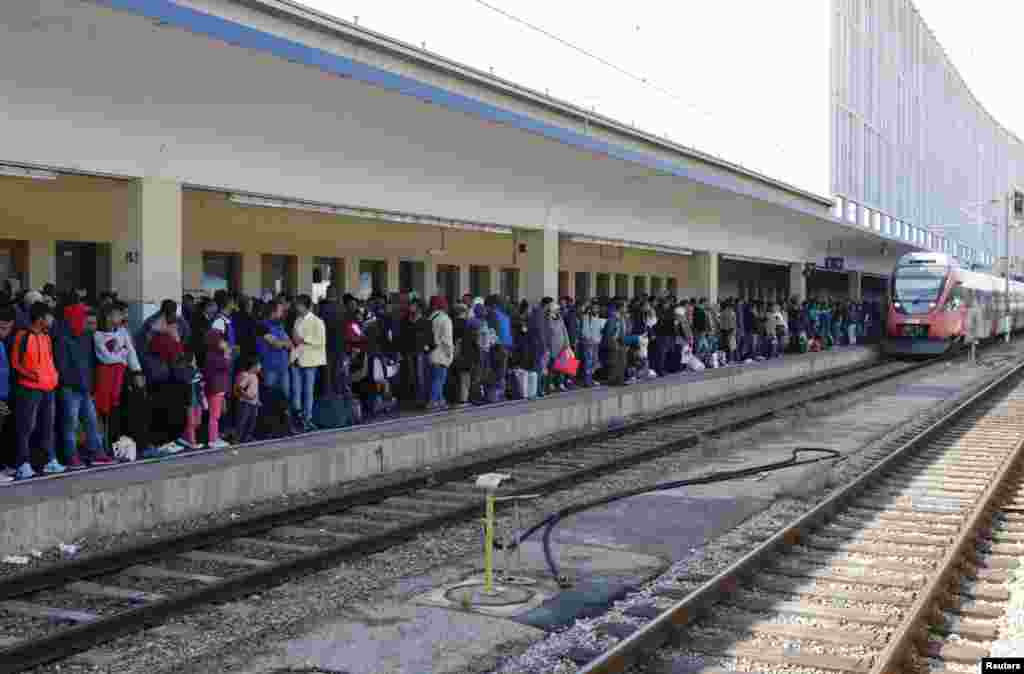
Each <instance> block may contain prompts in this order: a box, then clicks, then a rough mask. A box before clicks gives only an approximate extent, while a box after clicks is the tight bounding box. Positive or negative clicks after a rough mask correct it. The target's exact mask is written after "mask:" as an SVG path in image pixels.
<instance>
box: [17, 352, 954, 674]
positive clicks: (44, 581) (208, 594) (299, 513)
mask: <svg viewBox="0 0 1024 674" xmlns="http://www.w3.org/2000/svg"><path fill="white" fill-rule="evenodd" d="M942 360H945V359H944V358H939V359H931V360H927V361H922V362H919V363H914V364H907V366H906V367H898V368H896V369H895V370H889V369H887V368H886V367H885V366H886V365H889V366H891V365H893V364H894V363H893V362H892V361H882V362H880V363H877V364H875V365H873V366H871V367H869V368H863V367H859V368H858V367H856V366H854V367H851V368H843V369H842V370H840V371H832V372H829V373H827V374H826V375H824V376H821V377H814V376H809V377H804V378H800V379H799V380H794V381H790V382H786V383H784V384H780V385H778V386H776V387H771V388H768V389H762V390H760V391H756V392H752V393H750V394H746V395H744V396H741V397H738V398H734V399H731V400H730V405H729V407H730V408H732V410H733V411H734V412H736V414H735V417H734V418H732V419H729V420H727V421H724V422H723V421H722V420H716V421H715V423H714V424H713V428H711V429H710V430H709V429H704V430H700V431H696V432H694V431H684V432H683V433H682V434H681V435H680V437H676V438H673V439H670V440H668V441H666V442H659V443H657V444H655V445H654V446H652V447H650V448H647V449H643V450H639V451H636V452H628V453H623V454H622V455H621V456H615V457H613V458H611V459H609V460H608V461H602V462H601V463H599V464H596V465H593V466H589V467H586V468H581V469H579V470H574V471H571V472H568V473H562V474H560V475H558V476H556V477H553V479H551V480H548V481H545V482H544V483H542V484H536V483H534V484H530V485H529V486H528V487H524V488H523V489H522V490H516V489H512V490H509V492H508V493H509V495H514V494H518V493H527V492H536V491H538V490H554V489H558V488H561V487H563V486H571V485H575V484H578V483H579V481H580V480H582V479H587V478H590V477H593V476H595V475H598V474H601V473H604V472H609V471H614V470H616V469H619V468H621V467H623V466H627V465H630V464H633V463H636V462H638V461H643V460H649V459H651V458H654V457H655V456H658V455H662V454H666V453H669V452H673V451H678V450H679V449H682V448H685V447H688V446H692V445H694V444H696V443H698V442H699V441H700V440H701V438H702V437H703V436H705V435H707V434H708V433H720V432H725V431H729V430H733V429H736V428H741V427H744V426H748V425H750V424H752V423H755V422H757V421H760V420H763V419H765V418H769V417H771V416H772V415H774V414H776V413H778V412H780V411H782V410H785V409H788V408H791V407H795V406H799V405H802V404H806V403H807V402H811V401H817V400H823V399H828V398H832V397H835V396H837V395H842V394H846V393H850V392H852V391H855V390H859V389H862V388H865V387H868V386H871V385H874V384H877V383H879V382H881V381H885V380H887V379H891V378H893V377H897V376H901V375H904V374H907V373H909V372H913V371H916V370H918V369H921V368H924V367H927V366H930V365H934V364H935V363H936V362H941V361H942ZM872 370H883V372H880V373H875V374H873V375H872V374H868V373H870V372H871V371H872ZM858 374H859V375H863V376H860V377H858V376H856V375H858ZM845 376H850V378H851V379H852V380H853V381H850V382H847V383H845V384H843V383H840V385H838V386H836V387H834V388H830V389H829V390H827V391H820V392H816V391H807V392H806V394H805V395H801V396H798V397H797V398H796V399H795V400H791V401H782V402H780V403H778V404H777V405H773V404H769V405H767V406H765V407H763V408H761V409H756V410H750V411H745V410H742V407H741V403H743V402H747V401H750V400H758V399H761V398H766V397H767V398H769V399H770V398H771V396H775V395H777V394H779V393H781V392H786V391H790V390H795V391H799V389H801V388H805V387H809V388H813V387H814V386H815V385H818V384H821V383H824V382H827V381H830V380H834V379H841V378H843V377H845ZM721 404H722V400H721V399H719V400H715V401H707V402H705V403H702V404H700V405H698V406H695V407H691V408H687V409H685V410H676V411H673V412H670V413H665V414H662V415H655V416H652V417H650V418H647V419H643V420H639V421H635V422H629V423H627V424H624V425H623V426H620V427H617V428H614V429H602V430H599V431H596V432H593V433H587V434H584V435H582V436H577V437H574V438H570V439H567V440H563V441H559V442H557V443H554V444H553V445H545V446H540V447H537V448H533V449H531V450H528V451H525V452H522V453H517V454H515V455H510V456H503V457H496V458H493V459H488V460H487V461H484V462H477V463H471V464H469V465H465V466H459V467H456V468H452V469H449V470H445V471H439V472H436V473H433V474H431V475H421V476H417V477H413V478H404V479H397V480H395V481H393V482H392V483H389V484H387V485H384V486H378V487H372V488H368V489H365V490H361V491H359V492H355V493H352V494H348V495H345V496H341V497H337V498H334V499H324V500H321V501H318V502H314V503H311V504H306V505H304V506H299V507H296V508H292V509H289V510H286V511H283V512H279V513H271V514H268V515H258V516H254V517H251V518H249V519H246V520H243V521H240V522H232V523H229V524H226V525H219V526H216V527H212V528H210V529H207V530H203V531H199V532H194V533H191V534H186V535H184V536H181V537H178V538H173V539H169V540H167V541H157V542H156V543H153V544H144V545H141V546H137V547H135V548H131V549H126V550H120V551H113V552H110V553H105V554H103V555H99V556H96V557H94V558H89V559H84V560H81V561H80V562H69V563H64V564H61V565H57V566H54V567H50V568H46V569H41V570H39V571H35V572H29V573H25V574H18V575H13V576H8V577H7V578H4V579H2V580H0V600H3V599H8V598H15V597H20V596H24V595H27V594H32V593H34V592H39V591H41V590H46V589H51V588H55V587H59V586H61V585H64V584H66V583H69V582H72V581H75V580H81V579H84V578H89V577H95V576H101V575H105V574H110V573H116V572H117V571H119V570H121V569H124V568H127V567H129V566H133V565H136V564H141V563H144V562H146V561H153V560H156V559H161V558H164V557H167V556H171V555H173V554H176V553H179V552H183V551H186V550H191V549H195V548H199V547H204V546H207V545H213V544H217V543H223V542H225V541H226V540H227V539H230V538H238V537H244V536H247V535H251V534H258V533H261V532H265V531H268V530H270V529H272V528H275V527H277V526H282V525H287V524H292V523H296V522H301V521H306V520H310V519H315V518H316V517H320V516H323V515H327V514H330V513H333V512H340V511H344V510H348V509H349V508H352V507H355V506H358V505H366V504H371V503H376V502H379V501H382V500H385V499H386V498H388V497H392V496H398V495H401V494H404V493H408V492H410V491H415V490H416V489H421V488H429V487H433V486H436V485H437V484H439V483H445V482H453V481H458V480H461V479H465V478H467V477H470V476H471V475H474V474H477V473H479V472H481V471H485V470H488V469H491V468H494V467H500V466H502V465H508V464H509V463H512V462H524V463H525V462H527V461H529V460H530V459H531V458H537V457H540V456H543V455H545V454H549V453H551V452H556V451H566V450H568V449H572V448H574V447H577V446H580V445H586V444H593V443H596V442H600V441H607V440H608V439H609V438H611V439H615V438H621V437H625V436H629V435H632V434H634V433H637V432H639V431H642V430H644V429H647V428H649V427H652V426H657V425H659V424H663V423H666V422H667V421H672V420H679V419H685V418H687V417H697V418H699V415H700V414H701V413H704V412H706V411H707V410H709V409H716V410H717V409H718V406H719V405H721ZM744 412H746V413H744ZM479 509H480V504H468V505H464V506H461V507H460V506H453V508H452V510H450V511H447V512H444V513H441V514H438V515H434V516H431V517H429V518H425V519H423V520H419V521H416V522H412V523H410V524H408V525H404V526H399V527H395V528H393V529H387V530H385V531H384V532H382V533H380V534H376V535H368V536H367V537H366V538H363V539H360V540H356V541H351V542H346V543H339V544H337V545H334V546H330V547H325V548H324V549H322V550H319V551H317V552H314V553H309V554H305V555H303V556H301V557H298V558H296V559H293V560H288V561H285V562H280V563H277V564H275V565H274V566H271V567H267V568H260V569H256V570H253V571H248V572H245V573H239V574H235V575H232V576H230V577H227V578H225V579H223V580H221V581H219V582H217V583H215V584H211V585H207V586H205V587H201V588H199V589H197V590H194V591H191V592H188V593H182V594H179V595H173V596H170V597H167V598H164V599H161V600H158V601H155V602H153V603H150V604H146V605H144V606H140V607H137V608H133V609H129V610H126V611H123V612H120V613H116V614H114V615H112V616H109V617H104V618H100V619H98V620H95V621H93V622H88V623H83V624H79V625H76V626H74V627H71V628H68V629H65V630H59V631H56V632H55V633H53V634H50V635H47V636H44V637H42V638H40V639H34V640H27V641H25V642H20V643H17V644H14V645H13V646H10V647H8V648H7V649H5V650H0V672H2V673H6V672H19V671H23V670H25V669H28V668H31V667H36V666H40V665H44V664H47V663H50V662H54V661H58V660H62V659H65V658H67V657H70V656H71V655H74V654H75V653H79V652H82V651H85V650H88V649H90V648H93V647H95V646H97V645H99V644H101V643H105V642H107V641H110V640H112V639H116V638H118V637H121V636H124V635H127V634H130V633H133V632H136V631H139V630H141V629H146V628H149V627H152V626H156V625H158V624H160V623H162V622H164V621H166V619H167V618H169V617H171V616H174V615H178V614H181V613H184V612H188V611H190V610H192V609H194V608H196V607H198V606H201V605H204V604H209V603H213V602H219V601H226V600H230V599H234V598H238V597H242V596H246V595H248V594H251V593H253V592H254V591H257V590H261V589H263V588H266V587H269V586H273V585H276V584H280V583H281V582H284V581H286V580H288V579H290V578H293V577H297V576H300V575H304V574H307V573H310V572H315V571H318V570H322V569H324V568H327V567H329V566H332V565H335V564H337V563H339V562H343V561H346V560H351V559H357V558H361V557H365V556H367V555H370V554H373V553H375V552H380V551H382V550H384V549H387V548H389V547H392V546H394V545H396V544H399V543H402V542H405V541H407V540H409V539H411V538H414V537H415V536H416V535H417V534H419V533H422V532H425V531H429V530H431V529H436V528H438V527H441V526H444V525H446V524H449V523H452V522H456V521H462V520H465V519H468V518H471V517H474V516H475V515H476V514H477V513H478V511H479Z"/></svg>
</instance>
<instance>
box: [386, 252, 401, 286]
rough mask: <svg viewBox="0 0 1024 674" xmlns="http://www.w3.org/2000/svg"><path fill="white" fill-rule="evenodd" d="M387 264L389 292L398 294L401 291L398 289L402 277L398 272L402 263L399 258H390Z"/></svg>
mask: <svg viewBox="0 0 1024 674" xmlns="http://www.w3.org/2000/svg"><path fill="white" fill-rule="evenodd" d="M387 262H388V288H387V291H388V292H389V293H396V292H398V291H399V290H401V288H399V287H398V286H399V285H400V276H399V273H398V270H399V265H400V264H401V262H402V261H401V260H400V259H399V258H397V257H389V258H388V260H387Z"/></svg>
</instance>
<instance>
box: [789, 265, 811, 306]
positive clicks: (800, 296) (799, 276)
mask: <svg viewBox="0 0 1024 674" xmlns="http://www.w3.org/2000/svg"><path fill="white" fill-rule="evenodd" d="M789 296H790V297H795V298H796V299H797V301H798V302H803V301H804V300H806V299H807V277H806V276H804V264H803V262H794V263H793V264H791V265H789Z"/></svg>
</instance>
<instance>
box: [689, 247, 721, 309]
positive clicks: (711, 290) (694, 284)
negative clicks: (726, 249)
mask: <svg viewBox="0 0 1024 674" xmlns="http://www.w3.org/2000/svg"><path fill="white" fill-rule="evenodd" d="M692 259H693V263H692V264H691V265H690V287H691V288H693V291H694V294H695V295H696V297H698V298H701V297H705V298H707V300H708V302H712V303H713V302H717V301H718V253H716V252H713V251H709V252H706V253H694V254H693V258H692Z"/></svg>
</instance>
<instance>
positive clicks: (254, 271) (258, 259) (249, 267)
mask: <svg viewBox="0 0 1024 674" xmlns="http://www.w3.org/2000/svg"><path fill="white" fill-rule="evenodd" d="M241 276H242V278H241V282H242V292H243V293H245V294H246V295H252V296H253V297H258V296H259V295H261V294H263V291H264V290H270V291H271V292H273V290H274V289H273V288H264V287H263V255H262V254H260V253H259V252H255V253H254V252H251V251H246V252H244V253H242V274H241Z"/></svg>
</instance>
